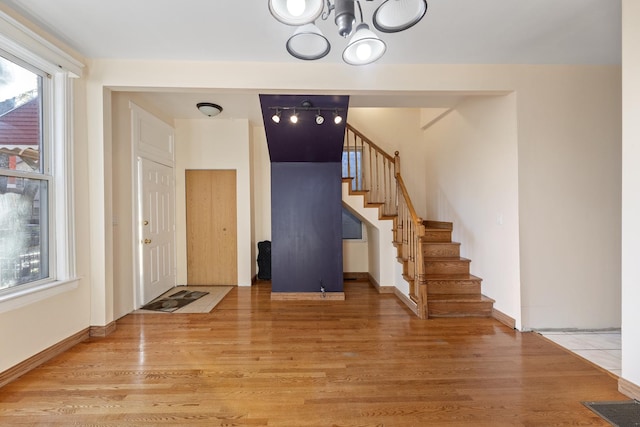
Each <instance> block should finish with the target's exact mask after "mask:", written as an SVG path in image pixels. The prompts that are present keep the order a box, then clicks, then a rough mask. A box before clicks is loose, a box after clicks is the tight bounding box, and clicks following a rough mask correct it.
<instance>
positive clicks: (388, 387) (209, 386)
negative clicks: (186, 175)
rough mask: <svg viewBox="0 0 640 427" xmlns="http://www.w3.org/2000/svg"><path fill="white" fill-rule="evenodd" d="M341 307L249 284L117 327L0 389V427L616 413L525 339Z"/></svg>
mask: <svg viewBox="0 0 640 427" xmlns="http://www.w3.org/2000/svg"><path fill="white" fill-rule="evenodd" d="M345 294H346V300H345V301H305V302H292V301H271V300H270V286H269V284H260V285H256V286H253V287H251V288H234V289H233V290H232V291H231V292H230V293H229V294H228V295H227V297H226V298H225V299H224V300H223V301H222V302H221V303H220V304H218V306H217V307H216V308H215V309H214V310H213V312H212V313H210V314H171V315H167V314H157V315H155V314H147V315H144V316H141V315H128V316H125V317H124V318H122V319H121V320H119V321H118V324H117V330H116V331H115V332H114V333H113V334H111V335H110V336H108V337H107V338H103V339H91V340H89V341H86V342H84V343H82V344H79V345H77V346H76V347H74V348H73V349H71V350H70V351H68V352H66V353H64V354H62V355H61V356H58V357H57V358H55V359H53V360H52V361H51V362H49V363H47V364H45V365H43V366H41V367H40V368H38V369H35V370H34V371H32V372H31V373H29V374H27V375H25V376H23V377H22V378H20V379H18V380H17V381H15V382H13V383H10V384H8V385H7V386H5V387H4V388H1V389H0V425H2V426H5V425H11V426H13V425H64V426H71V425H92V426H128V425H133V426H138V425H154V426H155V425H203V426H267V425H268V426H295V427H301V426H425V425H428V426H552V425H553V426H561V425H581V426H589V425H598V426H606V425H608V424H607V423H606V422H604V421H603V420H601V419H600V418H598V417H597V416H596V415H595V414H593V413H592V412H591V411H590V410H588V409H587V408H585V407H584V406H583V405H582V404H581V403H580V402H581V401H604V400H606V401H610V400H627V399H628V398H627V397H626V396H624V395H622V394H620V393H618V392H617V381H616V379H615V378H614V377H613V376H611V375H610V374H607V373H606V372H605V371H603V370H601V369H599V368H597V367H595V366H593V365H591V364H589V363H588V362H585V361H583V360H582V359H580V358H578V357H576V356H574V355H572V354H571V353H569V352H568V351H567V350H564V349H562V348H560V347H558V346H556V345H555V344H552V343H550V342H548V341H546V340H545V339H544V338H542V337H540V336H538V335H537V334H534V333H519V332H516V331H513V330H510V329H508V328H507V327H505V326H503V325H502V324H500V323H498V322H496V321H495V320H492V319H436V320H419V319H417V318H416V317H415V316H413V315H412V314H411V313H410V312H409V311H408V310H407V309H406V308H405V307H404V306H403V305H402V304H401V303H400V302H399V301H398V300H397V299H396V297H394V296H393V295H389V294H382V295H380V294H377V293H376V291H375V290H374V289H373V288H372V287H371V286H370V285H369V284H367V283H357V282H347V283H346V284H345ZM2 345H6V343H3V344H2Z"/></svg>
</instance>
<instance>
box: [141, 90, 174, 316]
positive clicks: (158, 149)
mask: <svg viewBox="0 0 640 427" xmlns="http://www.w3.org/2000/svg"><path fill="white" fill-rule="evenodd" d="M129 108H130V110H131V170H132V175H131V176H132V178H133V179H132V180H131V197H132V206H133V208H134V209H135V212H133V214H132V216H131V219H132V222H133V224H132V231H133V236H132V239H131V244H132V246H133V253H134V254H135V260H134V263H133V264H134V265H133V286H132V289H131V292H132V293H133V307H132V309H133V310H137V309H139V308H140V307H142V306H143V305H144V293H143V286H144V283H143V279H144V278H143V267H142V266H143V264H142V263H143V262H144V258H143V246H144V245H143V243H142V235H143V232H144V230H143V227H144V225H143V221H144V218H142V205H141V204H142V199H141V197H140V188H141V187H140V185H141V184H142V183H141V180H140V177H141V173H142V171H141V170H140V169H141V168H140V164H141V161H140V159H145V160H149V161H152V162H156V163H160V164H162V165H165V166H168V167H169V168H171V170H172V178H173V183H174V185H173V211H174V212H173V221H174V227H173V245H172V247H173V255H172V258H173V266H174V269H175V270H176V271H175V272H174V277H175V282H174V284H173V286H174V287H175V286H177V260H178V254H177V248H176V243H177V238H176V226H175V225H176V188H175V183H176V169H175V155H174V154H175V149H174V146H175V143H174V129H173V127H171V126H170V125H168V124H167V123H165V122H163V121H162V120H160V119H159V118H157V117H156V116H154V115H152V114H150V113H149V112H147V111H145V110H144V109H142V108H141V107H139V106H138V105H136V104H135V103H133V102H131V101H130V102H129ZM143 121H144V122H145V123H147V124H149V123H150V124H152V125H153V126H156V127H157V130H159V131H161V132H162V133H164V135H165V136H166V138H167V139H166V140H165V141H159V142H158V144H155V145H152V144H149V142H150V141H143V137H142V136H141V133H142V132H143V130H142V129H141V128H142V122H143Z"/></svg>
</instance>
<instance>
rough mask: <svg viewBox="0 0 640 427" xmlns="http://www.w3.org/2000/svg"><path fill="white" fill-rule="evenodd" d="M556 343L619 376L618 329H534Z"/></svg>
mask: <svg viewBox="0 0 640 427" xmlns="http://www.w3.org/2000/svg"><path fill="white" fill-rule="evenodd" d="M536 332H538V333H539V334H541V335H542V336H544V337H545V338H548V339H550V340H551V341H553V342H555V343H556V344H559V345H561V346H562V347H564V348H566V349H568V350H571V351H572V352H574V353H576V354H578V355H579V356H582V357H584V358H585V359H587V360H589V361H591V362H592V363H595V364H596V365H598V366H600V367H601V368H604V369H606V370H608V371H609V372H611V373H613V374H615V375H617V376H620V371H621V369H622V366H621V358H622V344H621V339H620V330H606V331H545V330H539V331H536Z"/></svg>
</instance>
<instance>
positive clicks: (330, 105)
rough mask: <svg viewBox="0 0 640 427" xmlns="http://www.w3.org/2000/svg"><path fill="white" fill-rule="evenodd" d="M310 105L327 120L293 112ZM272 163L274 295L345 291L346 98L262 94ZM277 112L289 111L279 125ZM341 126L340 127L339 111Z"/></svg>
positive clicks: (272, 276) (301, 111) (307, 112)
mask: <svg viewBox="0 0 640 427" xmlns="http://www.w3.org/2000/svg"><path fill="white" fill-rule="evenodd" d="M305 101H308V102H310V103H311V104H312V105H313V106H315V107H317V108H323V109H325V110H322V114H324V116H325V121H324V123H323V124H322V125H318V124H316V121H315V116H316V114H317V112H318V111H317V110H316V111H313V110H309V111H303V110H300V111H298V113H299V119H300V120H299V121H298V123H296V124H292V123H290V122H289V115H290V114H291V113H292V112H293V110H292V109H293V107H300V106H302V104H303V102H305ZM260 104H261V107H262V117H263V121H264V127H265V132H266V136H267V145H268V146H269V156H270V159H271V290H272V292H320V285H321V283H320V282H321V281H322V285H323V286H324V288H325V290H326V291H327V292H342V291H343V273H342V179H341V177H342V175H341V173H342V167H341V162H342V145H343V142H344V133H345V127H346V120H347V109H348V106H349V97H348V96H321V95H260ZM274 107H288V108H291V110H286V111H283V113H282V117H281V121H280V123H274V122H273V121H272V120H271V116H272V115H273V113H274V112H275V110H274V109H273V108H274ZM335 109H339V110H340V112H341V114H342V117H343V122H342V123H341V124H338V125H336V124H335V123H334V121H333V111H334V110H335Z"/></svg>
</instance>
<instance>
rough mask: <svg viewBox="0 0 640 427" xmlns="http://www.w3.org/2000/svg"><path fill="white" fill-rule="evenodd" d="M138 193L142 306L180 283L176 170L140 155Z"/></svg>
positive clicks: (140, 294)
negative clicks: (176, 263)
mask: <svg viewBox="0 0 640 427" xmlns="http://www.w3.org/2000/svg"><path fill="white" fill-rule="evenodd" d="M138 195H139V198H138V203H139V209H138V211H139V214H138V220H139V225H138V230H139V233H138V235H139V242H138V245H139V246H138V248H139V251H138V253H139V254H140V257H139V260H140V279H141V283H140V285H141V289H140V292H139V299H138V302H139V303H140V304H139V306H141V305H143V304H146V303H148V302H149V301H151V300H153V299H154V298H156V297H158V296H159V295H161V294H163V293H164V292H166V291H167V290H169V289H171V288H172V287H174V286H175V285H176V266H175V260H176V254H175V185H174V176H173V169H172V168H171V167H169V166H165V165H162V164H160V163H156V162H153V161H151V160H147V159H144V158H138Z"/></svg>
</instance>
